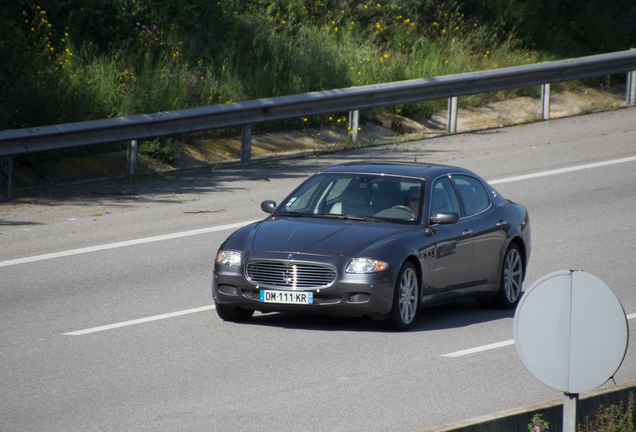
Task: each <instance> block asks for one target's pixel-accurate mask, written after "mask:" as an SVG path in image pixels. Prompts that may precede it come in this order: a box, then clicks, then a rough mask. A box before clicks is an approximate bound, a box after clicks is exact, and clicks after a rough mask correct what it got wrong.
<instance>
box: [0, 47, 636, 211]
mask: <svg viewBox="0 0 636 432" xmlns="http://www.w3.org/2000/svg"><path fill="white" fill-rule="evenodd" d="M634 71H636V49H631V50H629V51H621V52H616V53H610V54H600V55H595V56H589V57H580V58H575V59H568V60H560V61H555V62H546V63H540V64H533V65H524V66H516V67H509V68H502V69H495V70H488V71H481V72H470V73H463V74H458V75H446V76H439V77H434V78H423V79H416V80H408V81H400V82H393V83H387V84H376V85H368V86H360V87H351V88H346V89H337V90H326V91H321V92H313V93H306V94H299V95H292V96H283V97H277V98H267V99H259V100H254V101H245V102H237V103H232V104H223V105H212V106H207V107H200V108H191V109H185V110H179V111H170V112H161V113H155V114H143V115H135V116H129V117H120V118H111V119H105V120H93V121H87V122H80V123H70V124H62V125H55V126H43V127H37V128H26V129H15V130H5V131H0V157H4V165H5V169H4V171H5V172H6V173H7V178H8V182H7V183H8V185H7V187H8V194H7V196H8V197H9V198H10V197H11V178H12V157H13V156H15V155H19V154H25V153H31V152H39V151H46V150H57V149H64V148H69V147H77V146H84V145H93V144H105V143H113V142H122V141H128V142H130V143H131V144H130V145H129V152H128V155H129V157H128V159H129V164H128V173H129V175H130V174H132V173H133V171H134V169H135V165H136V162H135V161H136V146H137V141H138V140H143V139H154V138H159V137H164V136H171V135H178V134H183V133H190V132H198V131H203V130H209V129H218V128H226V127H234V126H244V127H243V145H242V147H241V149H242V154H241V162H242V163H243V164H247V163H249V162H250V140H251V138H250V136H251V125H253V124H258V123H264V122H271V121H277V120H286V119H292V118H299V117H310V116H315V115H321V114H329V113H338V112H346V111H350V112H352V113H354V114H352V115H350V123H351V124H352V125H353V126H354V127H352V130H355V131H357V125H355V123H357V111H358V110H361V109H370V108H375V107H381V106H389V105H398V104H408V103H414V102H421V101H426V100H433V99H443V98H449V128H448V131H449V132H455V131H456V121H457V102H456V98H457V97H458V96H465V95H471V94H477V93H485V92H492V91H498V90H506V89H512V88H518V87H527V86H532V85H543V86H544V87H543V88H542V95H543V102H542V106H543V112H542V118H544V119H547V118H549V83H553V82H562V81H569V80H574V79H584V78H593V77H597V76H603V75H612V74H619V73H626V72H629V73H628V79H627V90H626V99H627V103H628V104H629V105H633V104H634V100H635V99H636V96H635V89H636V72H634ZM546 101H547V103H546ZM354 138H355V137H354ZM1 168H2V164H1V163H0V172H1V171H2V170H1ZM1 181H2V176H1V175H0V190H1V189H2V187H1Z"/></svg>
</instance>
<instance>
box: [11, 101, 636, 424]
mask: <svg viewBox="0 0 636 432" xmlns="http://www.w3.org/2000/svg"><path fill="white" fill-rule="evenodd" d="M367 159H369V160H378V159H380V160H396V161H413V160H417V161H419V162H425V161H431V162H444V163H450V164H455V165H459V166H462V167H466V168H469V169H472V170H474V171H476V172H477V173H479V174H480V175H481V176H483V177H484V178H486V179H488V180H492V181H493V183H494V184H495V187H496V188H497V189H498V190H499V192H501V193H502V194H503V195H504V196H506V197H508V198H510V199H512V200H514V201H517V202H519V203H521V204H523V205H525V206H526V207H527V208H528V210H529V212H530V216H531V223H532V234H533V251H532V257H531V260H530V266H529V268H528V274H527V277H526V282H525V285H524V286H525V288H526V289H527V288H528V287H529V286H530V285H531V284H532V283H533V282H534V281H535V280H537V279H538V278H540V277H541V276H543V275H545V274H547V273H550V272H553V271H556V270H562V269H570V268H576V269H582V270H585V271H587V272H589V273H591V274H593V275H595V276H597V277H599V278H600V279H601V280H603V281H604V282H605V283H606V284H607V285H608V286H610V287H611V288H612V290H613V291H614V292H615V293H616V295H617V296H618V298H619V299H620V300H621V302H622V304H623V306H624V308H625V311H626V313H627V314H628V315H630V314H633V313H636V294H635V293H634V290H633V284H634V282H633V281H634V280H636V266H634V261H635V257H636V242H635V241H634V240H636V239H635V233H636V225H635V222H634V218H633V215H634V214H635V213H636V192H635V191H636V109H627V110H620V111H612V112H605V113H598V114H593V115H586V116H580V117H572V118H565V119H561V120H555V121H550V122H542V123H534V124H528V125H524V126H516V127H509V128H501V129H495V130H489V131H483V132H480V133H474V134H466V135H462V134H460V135H455V136H449V137H443V138H437V139H431V140H424V141H414V142H411V143H406V144H399V145H389V146H384V147H376V148H371V149H357V150H350V151H347V152H342V153H339V154H335V155H323V156H320V157H307V158H303V159H297V160H286V161H278V162H272V163H265V164H256V165H252V166H249V167H243V168H234V169H226V170H222V171H214V172H212V171H210V172H202V173H197V174H192V175H189V176H182V177H180V178H175V179H168V180H158V179H154V180H153V179H151V180H146V181H139V182H135V183H125V182H115V183H112V184H101V185H89V186H85V187H78V188H74V189H71V188H69V189H66V190H64V191H57V192H56V191H39V192H33V193H31V194H30V195H29V196H25V197H23V198H21V199H19V200H17V202H14V203H0V383H1V384H0V388H1V389H2V391H1V392H0V431H2V432H5V431H48V430H55V431H109V430H116V431H156V430H162V431H184V430H192V431H203V430H205V431H283V430H303V431H418V430H423V429H427V428H430V427H434V426H439V425H443V424H447V423H451V422H455V421H459V420H464V419H469V418H473V417H477V416H481V415H486V414H491V413H495V412H498V411H503V410H507V409H512V408H517V407H520V406H524V405H528V404H532V403H538V402H543V401H546V400H550V399H554V398H560V397H561V396H562V394H561V393H559V392H557V391H555V390H552V389H550V388H548V387H546V386H544V385H543V384H541V383H540V382H538V381H537V380H536V379H535V378H533V377H532V376H531V375H530V373H529V372H528V371H527V370H526V369H525V368H524V366H523V364H522V363H521V360H520V359H519V356H518V354H517V352H516V350H515V347H514V346H513V345H510V344H504V346H502V347H500V348H495V349H485V350H482V351H478V352H475V353H472V354H467V353H465V352H464V351H463V350H467V349H471V348H476V347H484V346H486V347H487V346H488V345H490V344H494V343H497V342H505V341H509V340H510V339H512V337H513V335H512V320H513V312H510V311H495V310H487V309H481V308H480V307H479V306H478V305H477V303H476V302H462V303H457V304H451V305H446V306H442V307H436V308H431V309H426V310H425V311H424V313H422V314H421V316H420V317H419V318H418V320H417V323H416V325H415V328H414V329H413V330H412V331H410V332H408V333H390V332H385V331H382V330H381V329H380V327H379V326H378V325H377V324H376V323H374V322H373V321H371V320H369V319H365V318H350V319H345V318H329V317H304V316H300V315H291V314H268V315H260V314H257V315H255V317H254V318H253V319H252V320H251V321H250V322H249V323H248V324H233V323H225V322H223V321H221V320H220V319H219V318H218V317H217V315H216V313H215V311H214V310H213V309H212V308H211V305H212V298H211V293H210V284H211V278H212V266H211V263H212V260H213V257H214V254H215V252H216V250H217V248H218V246H219V244H220V243H221V242H222V241H223V240H224V239H225V237H227V235H229V234H230V233H231V232H232V229H233V227H235V226H237V224H241V223H246V222H249V221H253V220H257V219H260V218H263V217H264V216H265V214H264V213H262V212H261V211H260V208H259V203H260V202H261V201H262V200H265V199H275V200H277V201H279V200H280V199H281V198H283V197H284V196H285V195H286V194H287V193H288V192H289V191H291V189H292V188H293V187H294V186H295V185H297V184H298V183H300V182H301V181H302V180H303V179H304V178H306V177H308V176H309V175H310V174H312V173H313V172H315V171H316V170H318V169H320V168H322V167H325V166H329V165H332V164H335V163H340V162H344V161H353V160H367ZM520 176H525V177H523V178H519V177H520ZM630 317H631V316H630ZM630 327H633V321H632V320H630ZM632 330H633V328H632ZM632 334H633V332H632ZM632 345H633V344H632ZM449 354H452V355H454V356H448V355H449ZM635 378H636V356H635V355H634V354H633V353H632V352H631V351H628V353H627V356H626V359H625V361H624V363H623V365H622V367H621V369H620V370H619V371H618V373H617V374H616V376H615V380H616V382H617V383H622V382H626V381H630V380H633V379H635Z"/></svg>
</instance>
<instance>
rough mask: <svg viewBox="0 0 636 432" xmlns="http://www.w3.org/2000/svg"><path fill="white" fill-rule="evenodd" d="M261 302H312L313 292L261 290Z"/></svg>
mask: <svg viewBox="0 0 636 432" xmlns="http://www.w3.org/2000/svg"><path fill="white" fill-rule="evenodd" d="M261 303H285V304H313V303H314V293H312V292H298V291H296V292H294V291H271V290H261Z"/></svg>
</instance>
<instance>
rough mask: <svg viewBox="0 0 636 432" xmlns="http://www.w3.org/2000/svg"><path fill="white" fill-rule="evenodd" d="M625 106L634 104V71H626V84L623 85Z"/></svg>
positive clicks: (635, 95)
mask: <svg viewBox="0 0 636 432" xmlns="http://www.w3.org/2000/svg"><path fill="white" fill-rule="evenodd" d="M625 87H626V88H625V90H626V99H627V106H632V105H634V104H636V71H631V72H627V85H626V86H625Z"/></svg>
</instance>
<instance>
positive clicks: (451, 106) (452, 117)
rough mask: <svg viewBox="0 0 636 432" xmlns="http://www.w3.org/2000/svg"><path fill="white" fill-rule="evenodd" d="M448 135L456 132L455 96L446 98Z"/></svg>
mask: <svg viewBox="0 0 636 432" xmlns="http://www.w3.org/2000/svg"><path fill="white" fill-rule="evenodd" d="M447 131H448V133H455V132H457V96H453V97H451V98H448V128H447Z"/></svg>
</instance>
